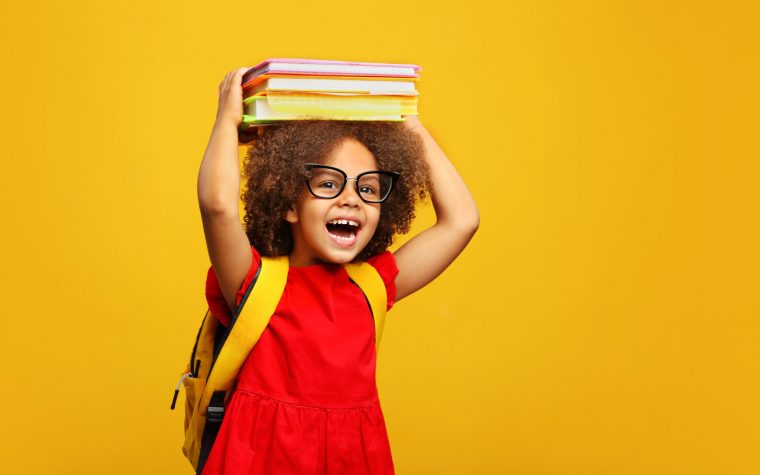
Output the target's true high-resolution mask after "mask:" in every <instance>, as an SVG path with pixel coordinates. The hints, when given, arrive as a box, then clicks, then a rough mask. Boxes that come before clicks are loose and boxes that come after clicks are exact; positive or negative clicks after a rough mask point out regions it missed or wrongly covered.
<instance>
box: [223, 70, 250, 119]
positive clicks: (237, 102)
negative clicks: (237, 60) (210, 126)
mask: <svg viewBox="0 0 760 475" xmlns="http://www.w3.org/2000/svg"><path fill="white" fill-rule="evenodd" d="M249 69H251V68H238V69H233V70H232V71H230V72H228V73H227V75H226V76H225V77H224V80H222V82H220V83H219V89H218V93H219V107H218V108H217V111H216V122H217V123H219V122H229V123H231V124H232V125H234V126H235V128H237V127H238V126H239V125H240V123H241V122H242V121H243V88H242V78H243V74H244V73H245V72H246V71H248V70H249Z"/></svg>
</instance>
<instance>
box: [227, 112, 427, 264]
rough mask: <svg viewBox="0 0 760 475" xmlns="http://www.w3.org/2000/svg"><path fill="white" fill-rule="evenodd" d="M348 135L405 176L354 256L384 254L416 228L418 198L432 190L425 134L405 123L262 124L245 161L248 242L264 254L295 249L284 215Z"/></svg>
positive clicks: (381, 165) (379, 162)
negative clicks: (307, 170)
mask: <svg viewBox="0 0 760 475" xmlns="http://www.w3.org/2000/svg"><path fill="white" fill-rule="evenodd" d="M346 139H355V140H357V141H358V142H360V143H362V144H363V145H364V146H365V147H367V149H368V150H369V151H370V152H372V155H374V157H375V161H376V162H377V165H378V167H379V168H380V169H382V170H392V171H395V172H398V173H400V174H401V176H400V178H399V180H398V181H397V182H396V185H395V186H394V189H393V192H392V193H391V194H390V196H389V197H388V199H387V200H386V201H384V202H383V203H382V205H381V206H380V220H379V222H378V225H377V229H376V230H375V234H374V235H373V236H372V239H371V240H370V242H369V243H368V244H367V246H365V248H364V249H362V250H361V252H359V254H358V255H357V256H356V258H355V259H354V261H364V260H367V259H368V258H370V257H372V256H375V255H378V254H380V253H382V252H383V251H385V250H386V249H387V248H388V246H390V245H391V243H392V242H393V237H394V236H395V235H397V234H405V233H407V232H409V227H410V226H411V223H412V221H413V220H414V217H415V205H416V203H417V200H420V201H423V200H425V199H426V198H428V197H429V196H430V189H431V182H430V173H429V169H428V166H427V163H426V161H425V158H424V153H425V148H424V144H423V142H422V139H421V138H420V137H419V135H417V134H416V133H415V132H413V131H411V130H409V129H407V128H406V127H405V126H404V124H403V123H401V122H375V121H337V120H299V121H287V122H283V123H280V124H276V125H268V126H265V127H264V128H262V129H261V131H260V132H259V134H258V136H257V137H255V138H254V139H253V141H252V143H251V146H250V148H249V149H248V153H247V154H246V157H245V160H244V162H243V182H244V184H245V191H244V192H243V193H242V194H241V198H242V200H243V203H244V204H245V216H244V218H243V221H244V223H245V229H246V234H247V235H248V240H249V241H250V242H251V244H252V245H253V246H254V247H255V248H256V250H257V251H258V252H259V253H261V255H263V256H269V257H272V256H283V255H289V254H290V253H291V252H292V251H293V235H292V232H291V228H290V223H288V222H287V221H285V220H284V215H285V213H286V211H287V210H288V208H289V207H290V206H291V205H292V204H294V203H296V202H297V201H298V199H299V196H300V192H301V190H302V188H303V187H304V186H305V184H304V165H305V164H306V163H307V162H314V163H324V161H325V159H326V157H327V156H329V155H330V153H331V152H332V151H333V150H334V149H335V148H336V147H337V146H338V145H339V144H340V143H341V142H342V141H343V140H346Z"/></svg>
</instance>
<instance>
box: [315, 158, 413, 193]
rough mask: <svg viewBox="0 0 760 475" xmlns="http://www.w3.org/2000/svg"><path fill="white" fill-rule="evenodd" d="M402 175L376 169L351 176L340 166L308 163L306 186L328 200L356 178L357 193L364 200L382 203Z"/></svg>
mask: <svg viewBox="0 0 760 475" xmlns="http://www.w3.org/2000/svg"><path fill="white" fill-rule="evenodd" d="M400 176H401V175H400V174H399V173H397V172H389V171H384V170H374V171H369V172H363V173H359V174H358V175H356V176H355V177H350V176H347V175H346V172H344V171H343V170H341V169H340V168H335V167H331V166H329V165H319V164H317V163H307V164H306V186H307V187H308V188H309V191H310V192H311V194H312V195H314V196H316V197H317V198H322V199H327V200H329V199H332V198H337V197H338V195H340V194H341V193H342V192H343V189H344V188H345V187H346V182H347V181H348V180H354V186H355V187H356V194H357V195H359V198H361V199H362V201H364V202H365V203H382V202H383V201H385V199H386V198H388V195H390V193H391V189H392V188H393V185H394V184H395V183H396V180H398V178H399V177H400Z"/></svg>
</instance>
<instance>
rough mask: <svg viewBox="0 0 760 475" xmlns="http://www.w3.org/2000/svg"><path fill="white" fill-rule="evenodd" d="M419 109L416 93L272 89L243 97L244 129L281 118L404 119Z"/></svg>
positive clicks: (242, 128)
mask: <svg viewBox="0 0 760 475" xmlns="http://www.w3.org/2000/svg"><path fill="white" fill-rule="evenodd" d="M416 113H417V96H358V95H354V94H330V93H328V94H323V93H272V94H267V95H259V96H253V97H249V98H247V99H245V100H244V101H243V114H244V117H243V123H242V124H241V130H246V129H247V128H249V127H251V126H252V125H256V124H262V123H268V122H272V121H281V120H308V119H320V120H377V121H384V120H387V121H401V120H403V117H402V116H403V115H408V114H416Z"/></svg>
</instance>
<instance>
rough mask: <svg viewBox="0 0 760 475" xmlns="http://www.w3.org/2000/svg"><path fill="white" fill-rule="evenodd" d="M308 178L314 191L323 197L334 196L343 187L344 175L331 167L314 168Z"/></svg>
mask: <svg viewBox="0 0 760 475" xmlns="http://www.w3.org/2000/svg"><path fill="white" fill-rule="evenodd" d="M307 178H308V179H309V188H311V191H312V193H314V194H315V195H317V196H320V197H322V198H334V197H336V196H338V193H339V192H340V190H341V188H343V180H344V178H343V175H342V174H341V173H340V172H338V171H336V170H330V169H329V168H312V169H311V170H309V172H308V174H307Z"/></svg>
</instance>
